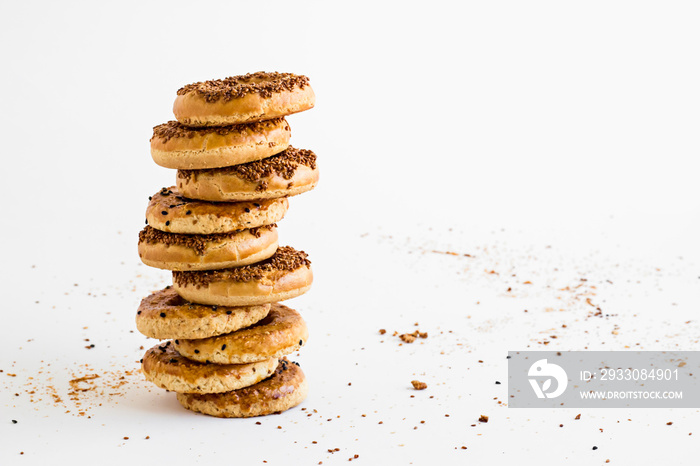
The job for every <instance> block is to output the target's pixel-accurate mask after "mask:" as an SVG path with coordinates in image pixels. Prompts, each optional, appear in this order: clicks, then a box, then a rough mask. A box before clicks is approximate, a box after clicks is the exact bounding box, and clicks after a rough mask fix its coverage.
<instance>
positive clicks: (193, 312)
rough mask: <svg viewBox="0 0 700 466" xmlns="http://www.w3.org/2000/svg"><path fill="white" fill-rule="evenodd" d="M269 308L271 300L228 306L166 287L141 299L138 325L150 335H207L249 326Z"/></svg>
mask: <svg viewBox="0 0 700 466" xmlns="http://www.w3.org/2000/svg"><path fill="white" fill-rule="evenodd" d="M269 311H270V305H269V304H260V305H255V306H240V307H228V306H205V305H202V304H195V303H190V302H187V301H185V300H184V299H182V297H180V295H179V294H177V292H176V291H175V290H173V289H172V288H171V287H167V288H165V289H162V290H160V291H156V292H155V293H153V294H151V295H150V296H148V297H146V298H144V299H143V300H142V301H141V305H140V306H139V309H138V311H136V328H138V330H139V332H141V333H143V334H144V335H146V336H147V337H151V338H159V339H164V338H207V337H212V336H215V335H222V334H225V333H230V332H234V331H236V330H239V329H242V328H245V327H249V326H250V325H253V324H255V323H256V322H259V321H260V320H262V319H263V318H265V317H266V316H267V314H268V313H269Z"/></svg>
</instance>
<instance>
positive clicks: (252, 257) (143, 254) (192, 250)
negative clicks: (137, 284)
mask: <svg viewBox="0 0 700 466" xmlns="http://www.w3.org/2000/svg"><path fill="white" fill-rule="evenodd" d="M276 227H277V225H276V224H274V223H273V224H270V225H263V226H261V227H258V228H250V229H248V230H239V231H234V232H232V233H219V234H212V235H185V234H180V233H166V232H164V231H160V230H156V229H155V228H152V227H150V226H146V228H144V229H143V230H141V232H140V233H139V257H140V258H141V261H143V263H144V264H146V265H148V266H151V267H156V268H159V269H166V270H213V269H225V268H227V267H239V266H241V265H248V264H253V263H255V262H260V261H262V260H265V259H267V258H268V257H270V256H272V255H273V254H274V253H275V251H277V245H278V243H277V228H276Z"/></svg>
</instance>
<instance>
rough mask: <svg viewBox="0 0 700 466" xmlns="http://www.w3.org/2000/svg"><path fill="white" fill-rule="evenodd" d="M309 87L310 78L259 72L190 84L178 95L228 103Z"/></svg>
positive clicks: (267, 96)
mask: <svg viewBox="0 0 700 466" xmlns="http://www.w3.org/2000/svg"><path fill="white" fill-rule="evenodd" d="M308 85H309V78H307V77H306V76H302V75H296V74H292V73H267V72H264V71H258V72H257V73H248V74H245V75H242V76H231V77H229V78H225V79H213V80H211V81H202V82H196V83H192V84H188V85H186V86H183V87H182V88H180V89H178V91H177V95H185V94H187V93H189V92H193V93H196V94H197V95H199V96H201V97H203V98H204V100H206V101H207V102H217V101H219V100H223V101H224V102H228V101H230V100H234V99H240V98H241V97H244V96H246V95H248V94H259V95H260V97H262V98H264V99H267V98H269V97H271V96H272V94H276V93H280V92H283V91H292V90H294V88H296V87H298V88H300V89H304V88H305V87H306V86H308Z"/></svg>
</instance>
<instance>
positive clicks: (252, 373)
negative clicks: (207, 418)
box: [141, 341, 278, 393]
mask: <svg viewBox="0 0 700 466" xmlns="http://www.w3.org/2000/svg"><path fill="white" fill-rule="evenodd" d="M277 366H278V361H277V359H268V360H265V361H259V362H254V363H250V364H202V363H199V362H194V361H191V360H189V359H187V358H185V357H183V356H181V355H180V354H179V353H178V352H177V351H176V350H175V348H174V346H173V345H172V343H171V342H170V341H168V342H167V343H163V344H160V345H157V346H154V347H153V348H151V349H149V350H148V351H147V352H146V354H145V355H144V357H143V359H142V360H141V369H142V370H143V374H144V375H145V376H146V379H147V380H149V381H151V382H153V383H154V384H156V385H157V386H159V387H160V388H164V389H166V390H170V391H173V392H178V393H222V392H229V391H231V390H239V389H241V388H245V387H249V386H251V385H254V384H256V383H258V382H260V381H262V380H265V379H266V378H268V377H269V376H270V375H272V374H273V373H274V372H275V369H276V368H277Z"/></svg>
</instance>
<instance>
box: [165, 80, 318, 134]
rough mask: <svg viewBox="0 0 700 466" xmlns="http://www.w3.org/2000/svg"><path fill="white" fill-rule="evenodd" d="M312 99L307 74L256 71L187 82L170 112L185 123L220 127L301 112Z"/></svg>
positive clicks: (180, 90) (308, 106) (307, 106)
mask: <svg viewBox="0 0 700 466" xmlns="http://www.w3.org/2000/svg"><path fill="white" fill-rule="evenodd" d="M315 101H316V97H315V96H314V91H313V90H312V89H311V85H310V84H309V78H307V77H306V76H300V75H295V74H292V73H265V72H257V73H249V74H246V75H242V76H233V77H230V78H226V79H215V80H212V81H204V82H197V83H193V84H188V85H186V86H184V87H182V88H181V89H179V90H178V91H177V98H176V99H175V103H174V105H173V113H174V114H175V118H177V120H178V121H179V122H180V123H182V124H184V125H187V126H223V125H233V124H238V123H249V122H252V121H260V120H269V119H271V118H277V117H281V116H285V115H289V114H291V113H297V112H301V111H303V110H308V109H310V108H312V107H313V106H314V103H315Z"/></svg>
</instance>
